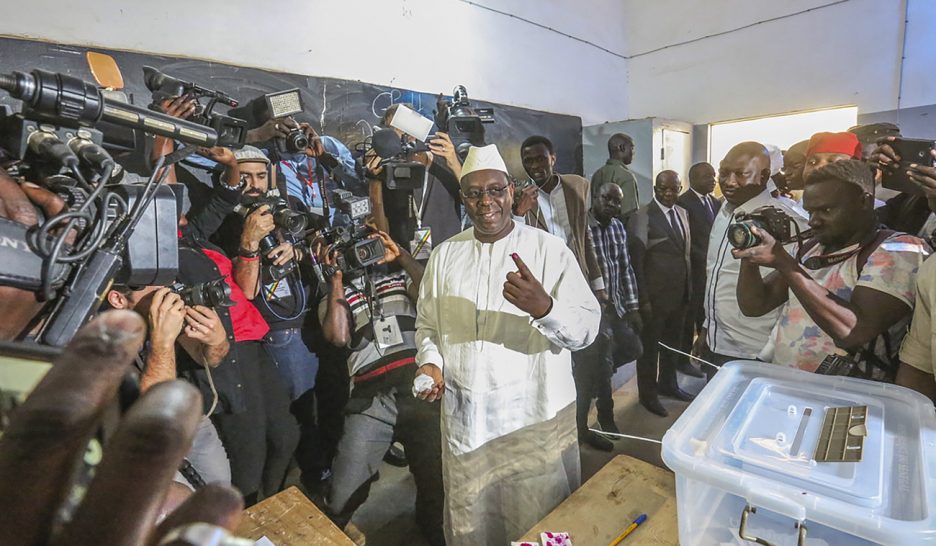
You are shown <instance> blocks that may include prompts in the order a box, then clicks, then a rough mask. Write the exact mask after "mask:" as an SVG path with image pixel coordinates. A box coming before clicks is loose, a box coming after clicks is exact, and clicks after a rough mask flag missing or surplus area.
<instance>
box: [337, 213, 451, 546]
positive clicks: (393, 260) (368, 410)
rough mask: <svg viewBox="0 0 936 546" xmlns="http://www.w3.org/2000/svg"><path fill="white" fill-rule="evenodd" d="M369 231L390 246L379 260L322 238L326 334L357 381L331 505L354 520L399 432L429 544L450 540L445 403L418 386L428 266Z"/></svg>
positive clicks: (342, 518)
mask: <svg viewBox="0 0 936 546" xmlns="http://www.w3.org/2000/svg"><path fill="white" fill-rule="evenodd" d="M369 237H370V239H369V240H374V239H377V240H380V241H382V243H383V245H382V246H383V252H382V255H381V254H378V255H377V256H375V258H379V261H378V262H377V265H371V266H368V267H360V263H357V264H355V263H354V258H351V257H344V258H343V257H341V256H342V253H341V252H336V251H335V249H334V247H333V246H331V245H319V253H320V256H321V259H322V261H323V262H324V263H325V264H326V266H327V269H328V273H329V274H330V276H329V293H328V295H327V296H326V298H325V299H324V300H323V301H322V302H321V304H320V305H319V317H320V318H321V320H322V328H323V333H324V335H325V339H326V340H327V341H328V342H329V343H331V344H333V345H335V346H337V347H346V348H347V349H348V350H349V351H350V353H349V355H348V358H347V367H348V371H349V373H350V375H351V377H352V382H353V386H352V391H351V397H350V399H349V401H348V404H347V407H346V409H345V423H344V434H343V435H342V437H341V440H340V441H339V443H338V449H337V455H336V457H335V461H334V463H333V465H332V471H333V473H334V475H333V478H332V483H331V488H330V491H329V494H328V499H327V506H326V512H327V513H328V515H329V517H331V518H332V519H333V520H334V521H335V522H336V523H337V524H338V525H339V526H340V527H344V526H345V525H346V524H347V523H348V521H350V519H351V516H352V514H354V511H355V510H356V509H357V508H358V507H359V506H361V505H362V504H363V503H364V501H366V500H367V496H368V493H369V491H370V486H371V483H372V482H374V481H375V480H376V479H377V470H378V468H379V467H380V463H381V460H382V459H383V457H384V454H385V453H386V452H387V449H388V448H389V447H390V444H391V443H392V442H393V440H394V439H398V440H399V441H400V442H401V443H402V444H403V446H404V449H405V450H406V456H407V459H408V461H409V468H410V472H412V473H413V477H414V478H415V481H416V520H417V522H418V523H419V525H420V527H421V528H422V531H423V534H424V535H425V536H426V538H427V540H428V541H429V543H430V544H433V545H437V544H444V536H443V532H442V499H443V489H442V466H441V464H442V463H441V442H442V440H441V436H440V429H439V426H440V424H439V408H440V403H439V402H435V403H432V404H427V403H425V402H423V401H421V400H419V399H417V398H415V397H414V396H413V392H412V389H413V376H414V375H415V372H416V359H415V357H416V340H415V338H416V298H417V294H418V289H419V283H420V281H421V280H422V276H423V271H424V270H423V266H422V265H421V264H420V263H419V262H417V261H416V260H415V259H413V257H412V256H411V255H410V254H409V253H407V252H406V251H405V250H402V249H401V248H400V247H399V246H397V244H396V243H395V242H394V241H393V240H392V239H391V238H390V236H389V235H387V234H386V233H384V232H378V233H376V234H372V235H370V236H369ZM368 247H369V246H368ZM345 248H348V246H347V245H345ZM344 254H345V255H346V254H347V253H344ZM401 269H402V270H401Z"/></svg>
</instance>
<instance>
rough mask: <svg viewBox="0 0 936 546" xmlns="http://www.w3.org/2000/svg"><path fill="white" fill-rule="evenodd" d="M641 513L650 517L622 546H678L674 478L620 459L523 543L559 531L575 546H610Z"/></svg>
mask: <svg viewBox="0 0 936 546" xmlns="http://www.w3.org/2000/svg"><path fill="white" fill-rule="evenodd" d="M640 514H647V521H646V522H644V523H643V524H642V525H641V526H640V527H638V528H637V529H636V530H634V532H633V533H631V534H630V535H629V536H628V537H627V538H626V539H624V541H623V542H621V546H628V545H631V544H634V545H636V544H639V545H640V546H654V545H657V546H677V545H678V544H679V529H678V527H677V525H676V485H675V480H674V477H673V473H672V472H670V471H668V470H664V469H662V468H659V467H656V466H654V465H652V464H649V463H645V462H643V461H641V460H639V459H635V458H633V457H628V456H627V455H618V456H617V457H615V458H614V459H612V460H611V462H610V463H608V464H607V465H605V467H604V468H602V469H601V470H599V471H598V473H597V474H595V475H594V476H592V478H591V479H590V480H588V481H587V482H585V485H583V486H582V487H580V488H579V489H578V491H576V492H575V493H573V494H572V496H571V497H569V498H567V499H566V500H565V501H564V502H563V503H562V504H560V505H559V506H557V507H556V509H555V510H553V511H552V513H550V514H549V515H548V516H546V517H545V518H544V519H543V520H542V521H540V522H539V523H537V524H536V526H535V527H533V528H532V529H530V532H528V533H527V534H526V535H524V537H523V540H529V541H539V534H540V533H541V532H543V531H560V532H567V533H569V535H570V537H571V538H572V542H573V543H574V544H575V546H608V545H609V544H611V542H612V541H613V540H614V539H615V538H617V536H618V535H620V534H621V533H622V532H623V531H624V529H626V528H627V526H628V525H630V524H631V522H632V521H634V520H635V519H637V516H639V515H640Z"/></svg>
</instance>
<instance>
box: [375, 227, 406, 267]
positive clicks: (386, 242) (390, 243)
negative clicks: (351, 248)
mask: <svg viewBox="0 0 936 546" xmlns="http://www.w3.org/2000/svg"><path fill="white" fill-rule="evenodd" d="M368 239H380V240H381V241H383V246H384V257H383V259H382V260H380V261H379V262H377V263H378V264H389V263H393V262H395V261H396V259H397V258H399V257H400V254H401V253H402V251H401V250H400V247H399V246H398V245H397V244H396V241H394V240H393V238H391V237H390V236H389V235H387V234H386V233H384V232H383V231H378V232H377V233H374V234H372V235H370V236H369V237H368Z"/></svg>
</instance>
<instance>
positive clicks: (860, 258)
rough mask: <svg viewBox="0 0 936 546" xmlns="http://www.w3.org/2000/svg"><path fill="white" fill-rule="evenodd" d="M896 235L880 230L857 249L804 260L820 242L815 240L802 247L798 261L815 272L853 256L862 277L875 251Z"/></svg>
mask: <svg viewBox="0 0 936 546" xmlns="http://www.w3.org/2000/svg"><path fill="white" fill-rule="evenodd" d="M894 233H896V232H895V231H893V230H890V229H882V228H880V227H879V228H878V229H876V230H875V231H873V232H872V233H871V234H870V235H869V236H868V237H866V238H865V240H864V241H862V242H861V243H859V244H858V245H857V246H856V247H855V248H853V249H851V250H848V251H845V252H837V253H836V252H832V253H829V254H820V255H817V256H810V257H809V258H806V259H805V260H804V259H803V258H804V256H805V255H806V253H807V252H809V251H810V250H811V249H813V248H815V247H816V246H817V245H818V244H819V241H818V240H817V239H815V238H813V239H810V240H809V241H806V242H805V243H804V244H803V245H802V246H801V247H800V250H799V252H797V257H796V258H797V261H798V262H800V263H801V264H803V267H805V268H806V269H811V270H813V271H815V270H817V269H824V268H826V267H831V266H833V265H836V264H840V263H842V262H844V261H845V260H847V259H849V258H851V257H852V256H857V263H856V265H857V268H858V275H859V276H860V275H861V270H862V268H863V267H864V264H865V262H867V261H868V258H869V257H870V256H871V254H872V253H873V252H874V250H875V249H876V248H877V247H879V246H881V243H883V242H884V240H885V239H887V238H888V237H890V236H891V235H893V234H894Z"/></svg>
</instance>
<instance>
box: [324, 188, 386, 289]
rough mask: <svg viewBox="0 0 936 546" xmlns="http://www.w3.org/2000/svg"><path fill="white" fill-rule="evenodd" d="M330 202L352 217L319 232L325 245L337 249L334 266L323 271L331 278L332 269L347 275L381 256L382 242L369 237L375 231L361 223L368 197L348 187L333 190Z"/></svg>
mask: <svg viewBox="0 0 936 546" xmlns="http://www.w3.org/2000/svg"><path fill="white" fill-rule="evenodd" d="M332 202H333V203H334V204H335V207H336V208H338V210H340V211H342V212H344V213H345V214H347V215H348V216H350V217H351V223H350V224H349V225H345V226H335V227H329V228H326V229H323V230H322V231H321V232H320V235H321V237H322V239H323V240H324V244H325V245H326V246H327V247H331V249H332V250H335V251H337V255H336V259H335V266H334V267H333V268H331V270H330V271H329V270H326V271H325V275H326V276H328V277H331V276H332V275H334V273H335V271H341V272H342V273H343V274H346V275H347V274H349V273H354V272H356V271H360V270H362V269H365V268H367V267H370V266H372V265H374V264H376V263H377V262H379V261H380V260H381V259H383V257H384V244H383V241H382V240H380V239H370V238H369V237H370V235H371V234H373V233H374V230H372V229H371V228H370V227H368V226H367V225H365V224H364V219H365V218H367V216H368V215H370V212H371V205H370V200H369V199H368V198H367V197H356V196H354V195H353V194H352V193H351V192H349V191H347V190H335V191H334V193H333V194H332Z"/></svg>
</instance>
